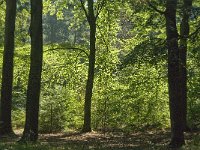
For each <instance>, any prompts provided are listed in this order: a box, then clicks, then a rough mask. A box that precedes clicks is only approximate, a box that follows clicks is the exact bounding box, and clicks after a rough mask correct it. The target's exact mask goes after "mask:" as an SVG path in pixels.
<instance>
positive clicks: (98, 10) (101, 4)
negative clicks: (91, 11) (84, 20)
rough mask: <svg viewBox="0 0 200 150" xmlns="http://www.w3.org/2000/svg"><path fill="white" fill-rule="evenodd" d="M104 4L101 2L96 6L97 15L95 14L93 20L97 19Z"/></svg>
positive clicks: (104, 0)
mask: <svg viewBox="0 0 200 150" xmlns="http://www.w3.org/2000/svg"><path fill="white" fill-rule="evenodd" d="M105 3H106V0H102V1H101V3H99V4H98V6H97V14H96V17H95V19H97V18H98V16H99V14H100V13H101V10H102V9H103V7H104V5H105Z"/></svg>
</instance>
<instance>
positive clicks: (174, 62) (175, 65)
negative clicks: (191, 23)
mask: <svg viewBox="0 0 200 150" xmlns="http://www.w3.org/2000/svg"><path fill="white" fill-rule="evenodd" d="M176 9H177V0H167V3H166V12H165V18H166V34H167V47H168V86H169V107H170V121H171V133H172V137H171V143H170V147H181V146H182V145H183V144H184V134H183V109H182V108H183V107H182V101H181V98H180V77H179V47H178V31H177V26H176Z"/></svg>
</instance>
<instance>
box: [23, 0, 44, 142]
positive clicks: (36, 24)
mask: <svg viewBox="0 0 200 150" xmlns="http://www.w3.org/2000/svg"><path fill="white" fill-rule="evenodd" d="M30 31H31V33H30V35H31V65H30V71H29V80H28V89H27V103H26V122H25V129H24V132H23V136H22V139H21V140H22V141H36V140H37V139H38V116H39V97H40V84H41V72H42V58H43V37H42V0H31V26H30Z"/></svg>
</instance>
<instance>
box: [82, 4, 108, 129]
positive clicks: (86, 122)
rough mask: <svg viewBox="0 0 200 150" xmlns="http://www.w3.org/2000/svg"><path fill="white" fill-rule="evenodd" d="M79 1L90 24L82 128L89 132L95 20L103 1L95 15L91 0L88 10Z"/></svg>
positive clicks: (94, 50)
mask: <svg viewBox="0 0 200 150" xmlns="http://www.w3.org/2000/svg"><path fill="white" fill-rule="evenodd" d="M80 2H81V6H82V9H83V10H84V12H85V15H86V17H87V21H88V23H89V26H90V54H89V68H88V78H87V83H86V91H85V106H84V125H83V129H82V131H83V132H90V131H91V99H92V90H93V84H94V69H95V53H96V20H97V17H98V15H99V13H100V11H101V9H102V7H103V5H104V3H105V1H104V0H102V1H101V3H100V4H99V5H98V6H99V7H98V8H97V12H96V15H95V8H94V1H93V0H87V3H88V10H86V7H85V5H84V2H83V0H80Z"/></svg>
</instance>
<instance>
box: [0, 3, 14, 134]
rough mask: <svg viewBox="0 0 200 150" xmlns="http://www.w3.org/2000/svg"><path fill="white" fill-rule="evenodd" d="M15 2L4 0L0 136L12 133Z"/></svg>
mask: <svg viewBox="0 0 200 150" xmlns="http://www.w3.org/2000/svg"><path fill="white" fill-rule="evenodd" d="M15 18H16V0H6V18H5V39H4V54H3V69H2V86H1V110H0V135H4V134H10V133H13V130H12V123H11V105H12V84H13V55H14V31H15Z"/></svg>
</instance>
